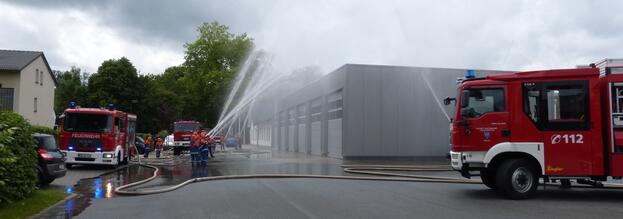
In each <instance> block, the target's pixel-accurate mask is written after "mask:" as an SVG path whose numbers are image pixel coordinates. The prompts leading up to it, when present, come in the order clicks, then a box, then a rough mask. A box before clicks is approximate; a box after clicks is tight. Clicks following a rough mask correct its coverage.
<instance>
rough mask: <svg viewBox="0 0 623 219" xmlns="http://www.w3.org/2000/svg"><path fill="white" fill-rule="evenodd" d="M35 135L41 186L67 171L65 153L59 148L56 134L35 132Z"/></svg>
mask: <svg viewBox="0 0 623 219" xmlns="http://www.w3.org/2000/svg"><path fill="white" fill-rule="evenodd" d="M33 137H34V138H35V140H36V141H37V146H36V147H35V150H37V154H38V159H39V163H38V165H37V174H38V175H39V186H46V185H48V184H50V183H51V182H52V181H54V180H55V179H56V178H60V177H63V176H65V174H66V173H67V168H65V155H64V154H63V153H61V150H60V149H59V148H58V145H57V144H56V139H55V138H54V136H52V135H48V134H39V133H35V134H34V135H33Z"/></svg>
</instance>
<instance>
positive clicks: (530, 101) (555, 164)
mask: <svg viewBox="0 0 623 219" xmlns="http://www.w3.org/2000/svg"><path fill="white" fill-rule="evenodd" d="M588 84H589V82H588V80H567V81H548V82H524V83H523V84H522V87H523V100H524V101H523V104H524V106H523V107H524V112H525V113H526V114H527V116H528V117H529V118H530V119H531V120H532V122H533V123H534V124H535V125H536V126H537V128H538V130H539V131H540V132H541V133H540V134H541V135H542V136H543V141H544V142H543V143H544V149H545V167H544V169H545V174H546V175H550V176H586V175H590V174H591V173H592V170H593V165H594V162H593V160H592V156H593V155H592V148H591V146H592V145H591V144H592V143H593V141H594V139H593V137H594V136H593V134H592V132H591V128H592V127H591V119H599V118H591V113H590V112H591V111H590V104H589V103H590V101H589V98H590V97H591V96H590V93H589V89H588ZM595 97H596V96H595ZM595 101H598V100H595Z"/></svg>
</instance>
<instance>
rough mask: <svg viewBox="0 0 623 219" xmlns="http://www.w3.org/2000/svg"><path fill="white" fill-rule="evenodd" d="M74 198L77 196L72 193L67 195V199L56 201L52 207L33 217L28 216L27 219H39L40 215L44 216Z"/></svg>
mask: <svg viewBox="0 0 623 219" xmlns="http://www.w3.org/2000/svg"><path fill="white" fill-rule="evenodd" d="M76 196H78V195H77V194H74V193H71V194H69V195H68V196H67V197H65V198H64V199H63V200H60V201H58V202H57V203H55V204H53V205H51V206H49V207H47V208H45V209H43V210H41V211H40V212H39V213H36V214H34V215H32V216H30V217H28V218H29V219H33V218H40V217H41V216H42V215H44V214H46V213H48V212H49V211H51V210H52V209H53V208H56V207H58V206H59V205H62V204H64V203H65V202H66V201H69V200H70V199H72V198H74V197H76Z"/></svg>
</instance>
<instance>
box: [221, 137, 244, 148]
mask: <svg viewBox="0 0 623 219" xmlns="http://www.w3.org/2000/svg"><path fill="white" fill-rule="evenodd" d="M225 146H226V147H228V148H236V149H240V148H241V147H242V145H240V141H238V139H237V138H234V137H229V138H227V139H225Z"/></svg>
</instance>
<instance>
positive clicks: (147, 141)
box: [145, 136, 151, 145]
mask: <svg viewBox="0 0 623 219" xmlns="http://www.w3.org/2000/svg"><path fill="white" fill-rule="evenodd" d="M145 144H146V145H151V136H150V137H147V140H145Z"/></svg>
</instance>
